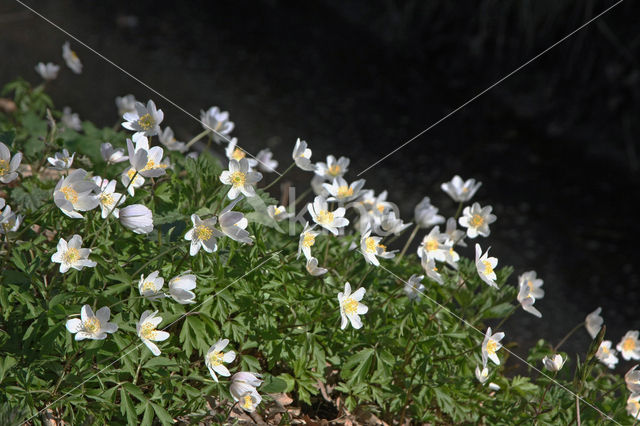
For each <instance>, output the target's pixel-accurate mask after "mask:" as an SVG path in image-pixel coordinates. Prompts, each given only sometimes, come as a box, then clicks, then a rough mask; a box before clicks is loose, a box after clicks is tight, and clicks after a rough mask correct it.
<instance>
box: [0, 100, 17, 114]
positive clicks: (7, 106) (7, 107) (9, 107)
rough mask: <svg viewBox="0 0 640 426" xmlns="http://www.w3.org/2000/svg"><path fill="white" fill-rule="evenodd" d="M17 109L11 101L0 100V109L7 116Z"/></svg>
mask: <svg viewBox="0 0 640 426" xmlns="http://www.w3.org/2000/svg"><path fill="white" fill-rule="evenodd" d="M17 108H18V107H17V106H16V103H15V102H13V101H12V100H11V99H7V98H0V109H1V110H2V111H4V112H6V113H7V114H10V113H12V112H14V111H15V110H16V109H17Z"/></svg>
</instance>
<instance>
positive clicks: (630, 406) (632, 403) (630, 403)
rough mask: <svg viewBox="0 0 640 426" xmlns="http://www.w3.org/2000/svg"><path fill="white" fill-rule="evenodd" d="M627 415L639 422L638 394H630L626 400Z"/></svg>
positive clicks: (639, 401) (639, 395)
mask: <svg viewBox="0 0 640 426" xmlns="http://www.w3.org/2000/svg"><path fill="white" fill-rule="evenodd" d="M627 414H629V415H630V416H631V417H633V418H634V419H636V420H640V394H631V395H630V396H629V398H627Z"/></svg>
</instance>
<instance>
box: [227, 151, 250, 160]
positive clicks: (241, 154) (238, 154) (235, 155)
mask: <svg viewBox="0 0 640 426" xmlns="http://www.w3.org/2000/svg"><path fill="white" fill-rule="evenodd" d="M246 155H247V154H245V152H244V151H243V150H241V149H240V148H236V149H234V150H233V154H231V158H233V159H234V160H236V161H240V160H242V159H243V158H244V157H246Z"/></svg>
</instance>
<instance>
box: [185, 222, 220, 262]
mask: <svg viewBox="0 0 640 426" xmlns="http://www.w3.org/2000/svg"><path fill="white" fill-rule="evenodd" d="M191 222H192V223H193V228H191V229H190V230H189V231H188V232H187V233H186V234H185V236H184V239H185V240H187V241H191V247H190V249H189V254H190V255H191V256H195V255H196V254H198V252H199V251H200V247H202V248H203V249H204V251H206V252H207V253H213V252H214V251H216V250H218V240H217V238H219V237H223V236H224V234H222V233H221V232H220V231H218V230H217V229H216V228H215V227H214V226H215V224H216V222H217V219H216V217H215V216H214V217H211V218H209V219H205V220H201V219H200V216H198V215H197V214H192V215H191Z"/></svg>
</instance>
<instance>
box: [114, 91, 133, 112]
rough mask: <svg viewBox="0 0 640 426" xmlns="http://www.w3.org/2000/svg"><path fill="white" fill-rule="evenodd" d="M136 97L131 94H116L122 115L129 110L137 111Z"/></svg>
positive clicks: (117, 104)
mask: <svg viewBox="0 0 640 426" xmlns="http://www.w3.org/2000/svg"><path fill="white" fill-rule="evenodd" d="M136 102H137V101H136V97H135V96H133V95H131V94H129V95H124V96H116V107H117V108H118V115H119V116H120V117H122V116H123V115H125V113H127V112H131V113H135V112H136Z"/></svg>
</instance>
